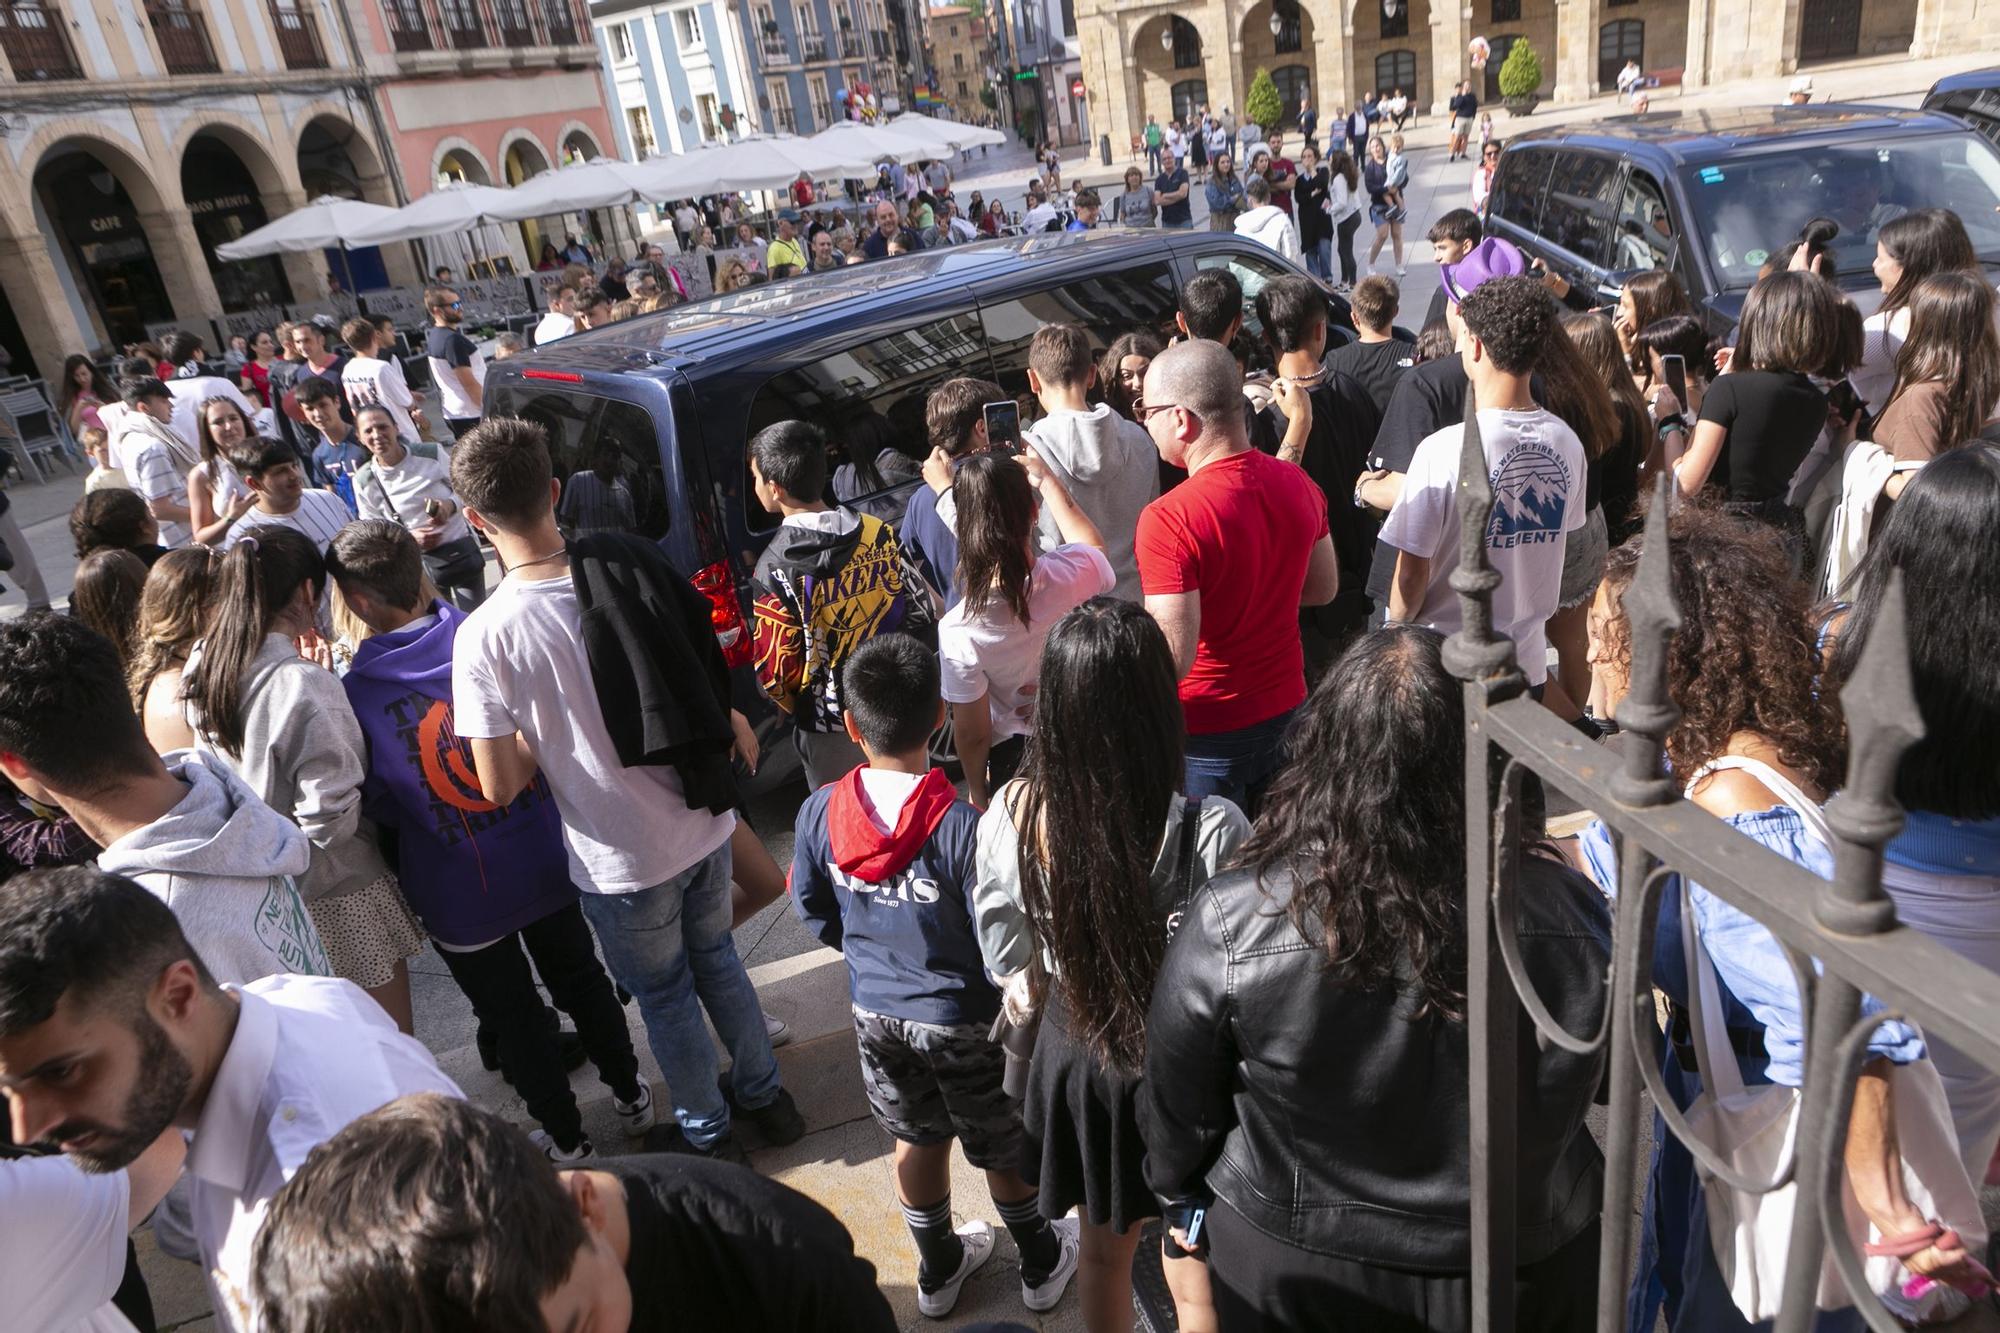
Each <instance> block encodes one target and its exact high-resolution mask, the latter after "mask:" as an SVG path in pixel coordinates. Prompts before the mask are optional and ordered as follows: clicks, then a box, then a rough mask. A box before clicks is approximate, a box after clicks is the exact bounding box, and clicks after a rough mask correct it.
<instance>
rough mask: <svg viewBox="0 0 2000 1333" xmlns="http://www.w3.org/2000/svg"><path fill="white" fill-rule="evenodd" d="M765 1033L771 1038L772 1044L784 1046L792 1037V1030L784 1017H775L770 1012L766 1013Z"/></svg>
mask: <svg viewBox="0 0 2000 1333" xmlns="http://www.w3.org/2000/svg"><path fill="white" fill-rule="evenodd" d="M764 1035H765V1036H767V1037H769V1038H770V1039H771V1045H773V1046H783V1045H784V1044H785V1043H786V1042H788V1041H790V1040H791V1039H792V1030H791V1029H790V1028H788V1027H786V1026H785V1020H784V1019H782V1018H773V1017H772V1016H771V1015H770V1014H765V1015H764Z"/></svg>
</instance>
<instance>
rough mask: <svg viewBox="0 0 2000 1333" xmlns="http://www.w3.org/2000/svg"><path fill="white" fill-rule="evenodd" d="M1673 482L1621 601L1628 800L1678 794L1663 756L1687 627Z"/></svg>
mask: <svg viewBox="0 0 2000 1333" xmlns="http://www.w3.org/2000/svg"><path fill="white" fill-rule="evenodd" d="M1673 484H1674V481H1673V477H1672V475H1671V474H1665V475H1662V476H1661V477H1660V479H1659V480H1658V482H1656V483H1655V484H1654V487H1653V502H1652V504H1651V505H1650V506H1649V507H1648V508H1647V511H1646V533H1645V538H1644V546H1643V547H1642V548H1641V550H1640V554H1639V568H1638V569H1637V570H1636V571H1635V572H1634V573H1633V575H1632V583H1631V585H1630V586H1629V587H1627V588H1626V589H1625V595H1624V597H1623V598H1622V599H1621V601H1620V609H1621V610H1622V611H1623V612H1624V616H1625V625H1626V641H1627V644H1628V647H1629V649H1630V657H1631V663H1632V669H1631V676H1630V679H1629V680H1628V681H1627V683H1626V691H1625V697H1624V698H1623V699H1621V700H1619V703H1618V708H1617V717H1618V726H1619V729H1620V730H1621V731H1624V732H1626V733H1627V734H1628V735H1630V736H1631V737H1632V738H1633V739H1631V740H1628V741H1627V742H1626V745H1625V767H1624V770H1623V771H1622V772H1620V773H1619V774H1618V775H1617V776H1616V777H1614V778H1613V779H1612V790H1613V791H1614V792H1615V793H1616V794H1617V796H1618V799H1619V800H1621V801H1623V802H1624V803H1625V804H1626V805H1635V806H1636V805H1662V804H1665V803H1666V802H1667V801H1670V800H1672V799H1673V796H1674V791H1673V784H1672V782H1671V781H1669V780H1668V778H1667V777H1666V774H1665V773H1664V771H1663V770H1662V767H1661V762H1660V757H1661V754H1662V753H1663V751H1664V750H1665V748H1666V741H1667V737H1668V735H1670V734H1671V733H1672V732H1673V729H1674V727H1675V725H1676V724H1678V723H1679V722H1680V720H1681V710H1680V706H1679V705H1678V704H1676V703H1675V702H1674V700H1673V695H1672V693H1671V692H1670V691H1669V690H1668V689H1667V651H1668V646H1669V645H1668V640H1670V639H1671V638H1672V637H1673V636H1674V635H1675V634H1677V633H1678V632H1679V631H1680V627H1681V610H1680V606H1679V604H1678V603H1677V602H1675V600H1674V576H1673V553H1672V550H1671V547H1670V544H1669V543H1670V538H1669V537H1668V535H1667V513H1668V509H1669V507H1670V504H1671V499H1672V487H1673Z"/></svg>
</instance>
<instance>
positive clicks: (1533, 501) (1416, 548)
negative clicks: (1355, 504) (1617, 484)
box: [1382, 277, 1586, 691]
mask: <svg viewBox="0 0 2000 1333" xmlns="http://www.w3.org/2000/svg"><path fill="white" fill-rule="evenodd" d="M1458 312H1459V317H1460V318H1461V319H1462V320H1463V321H1464V325H1465V333H1464V336H1463V337H1462V338H1461V339H1460V343H1459V356H1460V358H1461V359H1462V360H1463V361H1464V363H1465V373H1466V375H1467V376H1468V377H1469V378H1470V379H1471V381H1472V394H1471V395H1470V396H1469V397H1468V398H1467V400H1466V401H1467V404H1468V406H1471V405H1473V404H1477V407H1478V419H1479V436H1480V444H1481V446H1482V447H1483V448H1484V450H1485V453H1486V464H1487V467H1488V469H1489V478H1490V480H1491V482H1492V486H1493V514H1492V517H1491V519H1490V520H1488V523H1487V528H1486V554H1487V559H1488V560H1490V561H1491V562H1492V564H1493V567H1494V568H1495V569H1496V570H1498V571H1499V572H1500V586H1499V588H1498V589H1496V590H1495V592H1494V594H1493V628H1494V630H1495V631H1496V632H1498V633H1500V634H1504V635H1506V636H1507V637H1508V638H1510V639H1512V640H1513V641H1514V650H1515V653H1516V655H1517V656H1518V657H1519V659H1520V663H1521V669H1522V671H1523V672H1525V673H1526V675H1527V678H1528V684H1529V685H1530V686H1531V687H1534V688H1535V689H1536V690H1537V691H1539V689H1540V687H1541V686H1542V684H1543V682H1544V681H1546V680H1547V679H1548V638H1547V635H1546V632H1545V630H1546V625H1547V622H1548V618H1549V617H1550V616H1551V615H1553V614H1555V611H1556V607H1557V603H1558V602H1559V600H1560V594H1561V589H1562V566H1563V547H1564V544H1565V541H1566V537H1567V534H1569V533H1571V532H1574V531H1576V530H1577V529H1578V528H1580V527H1582V526H1583V525H1584V520H1585V518H1586V514H1585V511H1584V493H1583V492H1584V468H1585V458H1584V451H1583V444H1582V442H1581V441H1579V440H1578V439H1577V437H1576V433H1575V432H1574V431H1572V430H1571V429H1570V428H1569V427H1568V426H1567V425H1565V424H1563V422H1562V420H1561V419H1560V418H1558V417H1557V416H1555V415H1554V414H1553V413H1551V412H1548V411H1545V410H1544V409H1542V408H1540V407H1537V406H1536V405H1535V400H1534V396H1533V394H1531V393H1530V392H1529V385H1528V381H1529V375H1530V373H1531V372H1532V371H1533V369H1534V364H1535V358H1536V355H1537V353H1538V351H1539V349H1540V347H1541V345H1542V343H1543V342H1545V341H1546V340H1547V339H1549V338H1559V337H1561V336H1563V335H1562V331H1561V330H1560V329H1558V328H1557V327H1556V314H1555V305H1554V303H1553V302H1552V301H1551V300H1550V298H1549V294H1548V289H1547V288H1545V287H1544V286H1543V285H1542V284H1541V281H1540V280H1539V279H1537V278H1532V277H1509V278H1495V279H1492V280H1491V281H1488V282H1485V283H1482V284H1481V285H1480V286H1479V287H1478V288H1477V289H1476V290H1475V291H1473V292H1472V293H1471V294H1469V295H1468V296H1466V298H1465V299H1464V300H1463V301H1462V302H1461V303H1460V304H1459V307H1458ZM1464 438H1465V428H1464V427H1463V426H1462V425H1459V426H1447V427H1445V428H1444V429H1443V430H1440V431H1437V432H1435V433H1433V434H1431V435H1428V436H1426V437H1425V438H1424V440H1423V442H1422V443H1420V444H1418V446H1417V451H1416V454H1415V455H1414V456H1413V457H1412V458H1411V460H1410V466H1409V470H1408V472H1407V473H1406V474H1405V476H1404V480H1403V490H1402V494H1401V496H1400V497H1399V498H1398V499H1397V501H1396V504H1395V507H1394V508H1393V509H1391V510H1390V511H1389V518H1388V521H1387V522H1385V523H1384V524H1383V525H1382V540H1383V542H1385V543H1386V544H1387V545H1389V546H1392V547H1394V548H1395V549H1396V550H1397V552H1398V553H1399V554H1398V555H1397V557H1396V575H1395V582H1394V584H1393V586H1392V587H1391V589H1390V593H1389V613H1388V618H1389V619H1390V620H1404V621H1412V622H1415V623H1417V624H1421V625H1428V626H1430V627H1431V628H1433V629H1436V630H1439V631H1442V632H1443V633H1446V634H1450V633H1454V632H1455V631H1457V629H1458V628H1459V623H1460V621H1459V605H1458V594H1457V593H1456V592H1455V591H1453V589H1452V587H1451V584H1450V577H1451V572H1452V570H1454V569H1456V568H1457V567H1458V547H1459V524H1458V503H1457V491H1458V459H1459V452H1460V446H1461V444H1462V442H1463V440H1464Z"/></svg>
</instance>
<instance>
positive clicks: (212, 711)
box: [181, 528, 326, 758]
mask: <svg viewBox="0 0 2000 1333" xmlns="http://www.w3.org/2000/svg"><path fill="white" fill-rule="evenodd" d="M304 585H310V586H311V587H312V590H313V596H314V597H315V598H317V597H318V596H319V590H320V589H321V588H323V587H325V586H326V561H325V560H324V559H323V558H321V556H320V553H319V547H317V546H315V545H314V544H313V542H312V540H311V539H310V538H308V537H307V536H305V535H304V534H303V533H299V532H294V531H292V530H291V529H290V528H272V529H269V530H267V531H264V532H261V533H259V534H258V535H256V536H254V537H245V538H243V539H242V540H241V541H239V542H237V544H236V545H235V546H233V547H231V548H230V549H229V551H228V552H227V553H225V554H224V555H223V557H222V560H221V562H220V564H219V566H218V569H217V572H216V577H215V611H214V615H213V618H212V619H211V620H210V621H209V625H208V637H207V638H206V639H205V640H204V641H203V644H202V650H201V657H200V659H199V660H198V661H197V662H196V663H195V668H194V670H193V671H190V672H189V673H187V676H186V678H185V680H184V682H183V685H182V689H181V696H182V697H183V698H184V699H186V700H187V701H188V703H189V704H190V705H191V706H192V707H193V709H194V712H195V717H196V721H197V723H198V725H199V726H200V728H201V730H202V731H203V732H204V733H206V734H207V735H208V736H209V737H210V738H211V739H212V740H214V741H215V743H216V744H218V745H219V746H221V747H222V749H223V751H224V752H225V753H227V754H229V755H230V756H232V757H235V758H241V757H242V754H243V725H244V710H245V706H246V704H247V703H248V700H247V699H246V698H245V697H244V690H243V687H244V685H245V683H246V681H247V677H248V676H249V673H250V663H251V662H252V661H253V660H254V659H255V658H256V656H257V653H258V652H259V650H261V649H262V648H263V646H264V636H265V635H266V634H268V633H269V632H270V629H271V623H272V622H273V621H274V620H276V619H277V617H278V613H279V612H280V611H281V610H283V608H284V607H285V606H286V605H287V604H289V603H290V602H291V600H292V598H294V597H295V596H297V595H298V591H299V588H300V587H301V586H304Z"/></svg>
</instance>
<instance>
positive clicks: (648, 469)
mask: <svg viewBox="0 0 2000 1333" xmlns="http://www.w3.org/2000/svg"><path fill="white" fill-rule="evenodd" d="M1218 267H1219V268H1227V269H1229V270H1230V271H1231V272H1233V273H1235V274H1236V276H1237V278H1238V280H1239V281H1240V282H1241V283H1242V284H1243V289H1244V297H1245V302H1246V307H1247V306H1248V305H1249V303H1250V302H1251V301H1252V300H1254V298H1255V296H1256V294H1257V292H1258V291H1259V290H1261V289H1262V287H1263V285H1264V284H1265V283H1267V282H1269V281H1270V280H1271V279H1273V278H1276V277H1279V276H1283V275H1291V274H1297V273H1300V272H1301V271H1302V270H1300V269H1298V268H1296V267H1295V266H1293V265H1292V264H1290V263H1288V262H1287V261H1285V260H1283V259H1281V258H1279V257H1278V256H1277V255H1276V254H1275V253H1273V252H1272V251H1270V250H1269V249H1267V248H1265V247H1263V246H1261V245H1258V244H1257V243H1255V242H1252V241H1248V240H1245V239H1243V238H1241V237H1237V236H1234V235H1231V234H1228V233H1212V232H1170V231H1132V230H1123V229H1119V230H1107V231H1093V232H1086V233H1079V234H1073V235H1052V236H1033V237H1022V238H1015V239H1011V240H1000V241H986V242H980V243H976V244H972V245H965V246H957V247H953V248H951V249H946V250H934V251H929V252H925V253H921V254H915V255H908V256H904V257H899V258H895V259H887V260H880V261H877V262H874V263H870V264H862V265H857V266H854V267H849V268H844V269H840V270H838V271H835V272H831V273H819V274H813V275H810V276H805V277H797V278H792V279H789V280H787V281H785V282H782V283H777V284H772V285H767V286H760V287H753V288H750V289H748V290H746V291H740V292H735V293H733V294H731V295H728V296H721V297H715V298H712V299H710V300H706V301H699V302H695V303H692V304H689V305H683V306H679V307H676V308H675V309H673V310H670V311H662V312H660V313H658V314H653V315H641V316H639V317H638V318H635V319H629V320H625V321H623V322H621V323H618V324H614V325H611V326H609V327H607V328H603V329H594V330H591V331H589V332H585V333H578V334H573V335H571V336H570V337H567V338H564V339H562V340H561V341H559V342H556V343H553V344H551V345H549V346H548V347H545V348H538V349H536V350H535V351H534V352H532V353H528V354H525V355H522V356H518V357H512V358H509V359H507V360H505V361H499V362H495V363H494V364H493V365H492V366H491V367H490V369H489V371H488V374H487V379H486V394H485V398H486V412H487V414H488V415H489V416H518V417H523V418H526V419H528V420H530V421H534V422H537V423H539V424H540V425H541V426H542V427H543V428H544V429H545V430H546V431H547V432H548V436H549V444H550V448H551V451H552V453H553V455H554V459H555V468H556V475H557V476H558V477H559V478H561V479H562V481H563V484H564V498H563V500H562V502H561V505H560V507H559V510H558V517H559V519H560V520H561V522H562V524H563V526H564V529H565V531H569V532H572V533H575V532H587V531H591V530H594V529H602V528H607V527H615V528H620V529H624V530H631V531H638V532H643V533H644V534H645V535H646V536H648V537H650V538H653V539H654V540H656V541H658V542H659V543H660V544H661V546H662V547H663V548H664V549H665V550H666V552H667V554H668V555H669V556H670V557H671V558H672V560H673V561H674V563H675V564H676V565H677V566H678V567H679V568H680V569H681V570H682V571H684V572H685V573H687V574H689V575H690V576H691V577H692V578H693V579H694V581H695V583H696V585H697V586H698V587H699V588H701V590H702V591H703V592H704V593H706V594H707V595H708V597H709V599H710V601H711V603H712V605H713V606H714V617H715V626H716V633H717V636H718V638H719V639H720V640H721V642H722V644H723V648H724V650H725V652H726V653H727V655H728V656H729V659H730V663H731V665H732V666H733V667H735V668H736V671H735V677H736V704H737V707H739V708H741V709H742V710H743V711H744V713H745V714H746V715H748V716H749V717H750V718H752V719H753V720H754V721H755V722H756V723H757V728H758V731H759V734H760V738H761V739H763V740H766V741H768V740H770V739H772V738H773V737H774V736H776V735H777V733H779V732H780V731H782V729H783V727H784V724H785V723H784V718H783V717H782V715H781V714H779V713H778V712H777V711H776V710H775V709H774V708H773V707H772V706H771V705H770V704H769V703H768V702H767V701H766V700H765V698H764V696H763V694H762V692H761V691H760V690H759V689H758V687H757V684H756V681H755V678H754V676H753V674H752V673H751V671H750V670H749V669H748V667H749V663H750V660H751V659H750V651H751V644H750V630H749V614H750V612H749V606H750V598H749V578H750V572H751V569H752V567H753V566H754V565H755V564H756V561H757V556H758V554H759V553H760V552H761V551H762V550H763V548H764V545H765V543H766V542H767V541H768V540H769V539H770V534H771V532H772V530H773V529H775V528H776V526H777V520H776V518H775V517H773V516H772V515H769V514H766V513H765V512H764V511H763V509H762V508H761V507H760V506H759V505H758V503H757V500H756V497H755V496H754V495H752V494H751V491H750V478H749V465H748V463H747V461H746V459H745V455H744V446H745V443H746V442H747V441H748V440H749V438H750V437H751V436H752V435H754V434H755V433H756V432H757V431H759V430H761V429H763V428H764V427H765V426H768V425H770V424H772V423H773V422H777V421H784V420H788V419H792V418H800V419H804V420H808V421H814V422H818V423H819V424H821V425H822V426H824V427H825V428H826V430H827V433H828V435H829V437H830V439H831V440H832V441H833V442H834V444H835V445H836V446H837V447H838V446H840V445H842V444H843V443H844V442H845V441H846V439H847V438H848V437H849V436H850V435H852V436H854V437H855V438H857V439H867V440H871V441H882V440H887V441H888V442H890V443H891V444H892V445H893V446H894V447H895V448H897V449H899V450H901V451H902V452H903V453H905V454H906V455H907V456H909V457H910V458H912V459H921V458H922V457H923V456H924V455H925V454H926V453H927V452H928V445H927V443H926V438H927V436H926V431H925V426H924V401H925V399H926V397H927V396H928V395H929V393H930V391H931V390H932V389H933V388H935V387H936V386H937V385H938V384H940V383H942V382H943V381H945V380H947V379H951V378H953V377H954V376H959V375H975V376H981V377H984V378H988V379H992V380H996V381H998V382H999V383H1000V384H1001V385H1002V386H1004V387H1005V388H1006V389H1007V391H1008V392H1009V393H1013V394H1019V393H1026V392H1027V387H1028V385H1027V365H1028V341H1029V339H1031V338H1032V337H1033V336H1034V334H1035V330H1036V329H1039V328H1040V327H1041V326H1042V325H1044V324H1050V323H1057V322H1068V323H1074V324H1080V325H1082V326H1083V327H1084V328H1085V329H1087V330H1088V331H1089V333H1090V336H1091V341H1092V342H1093V343H1094V344H1095V346H1096V348H1097V350H1098V351H1099V352H1102V350H1103V349H1104V348H1105V347H1106V346H1107V345H1108V344H1109V343H1110V342H1111V340H1112V339H1114V338H1116V337H1117V336H1118V335H1119V334H1121V333H1125V332H1128V331H1131V330H1135V329H1144V330H1149V331H1151V332H1153V333H1156V334H1158V335H1160V336H1161V338H1162V340H1163V341H1164V340H1165V338H1166V337H1167V336H1168V335H1170V334H1171V333H1172V332H1173V331H1174V316H1175V313H1176V311H1177V309H1178V307H1179V303H1180V286H1181V284H1182V283H1183V282H1185V281H1186V280H1187V279H1189V278H1191V277H1192V276H1194V275H1195V274H1196V273H1197V272H1199V271H1201V270H1203V269H1207V268H1218ZM1328 305H1329V310H1330V312H1331V315H1332V325H1331V327H1330V332H1331V337H1332V339H1333V340H1334V341H1336V342H1339V341H1344V340H1345V339H1346V338H1347V337H1349V336H1351V333H1350V330H1351V327H1352V325H1351V321H1350V319H1349V318H1348V314H1347V307H1346V303H1345V302H1343V301H1341V300H1339V298H1337V297H1333V296H1329V297H1328ZM1245 319H1246V321H1247V325H1248V327H1249V328H1250V329H1251V330H1252V331H1253V332H1254V331H1255V330H1256V327H1257V324H1256V314H1255V311H1254V309H1249V308H1246V310H1245ZM836 461H839V460H836ZM913 484H915V483H912V482H908V481H906V482H904V483H903V484H902V486H901V487H900V488H899V489H901V490H904V491H907V490H908V489H910V487H911V486H912V485H913ZM893 489H898V488H892V490H893ZM888 498H892V499H893V496H890V497H888ZM864 500H865V497H864ZM790 752H791V751H790V746H782V747H779V748H778V750H776V751H774V752H773V753H774V757H778V756H780V755H782V756H785V757H789V755H790ZM772 767H775V766H772ZM760 776H762V774H760Z"/></svg>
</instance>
